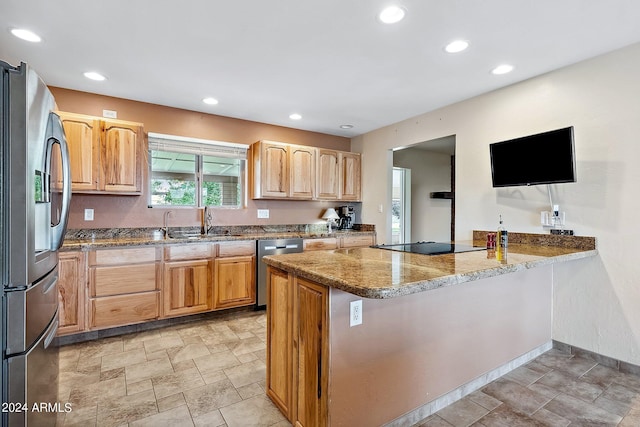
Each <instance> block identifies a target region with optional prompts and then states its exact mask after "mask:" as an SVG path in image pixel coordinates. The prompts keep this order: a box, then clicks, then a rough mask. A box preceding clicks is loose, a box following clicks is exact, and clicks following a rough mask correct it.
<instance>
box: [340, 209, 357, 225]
mask: <svg viewBox="0 0 640 427" xmlns="http://www.w3.org/2000/svg"><path fill="white" fill-rule="evenodd" d="M336 212H337V213H338V216H339V217H340V219H338V229H339V230H347V229H351V228H353V223H354V222H355V220H356V213H355V211H354V209H353V206H338V207H337V208H336Z"/></svg>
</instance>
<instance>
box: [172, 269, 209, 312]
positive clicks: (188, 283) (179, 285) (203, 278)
mask: <svg viewBox="0 0 640 427" xmlns="http://www.w3.org/2000/svg"><path fill="white" fill-rule="evenodd" d="M162 298H163V300H164V303H163V308H164V311H163V313H162V314H163V316H164V317H170V316H180V315H183V314H192V313H200V312H204V311H209V310H211V263H210V261H207V260H199V261H179V262H167V263H165V265H164V283H163V289H162Z"/></svg>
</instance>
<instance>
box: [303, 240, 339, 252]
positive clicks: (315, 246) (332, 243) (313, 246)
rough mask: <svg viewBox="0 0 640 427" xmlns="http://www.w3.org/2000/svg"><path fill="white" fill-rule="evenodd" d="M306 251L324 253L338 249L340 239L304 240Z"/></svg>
mask: <svg viewBox="0 0 640 427" xmlns="http://www.w3.org/2000/svg"><path fill="white" fill-rule="evenodd" d="M302 247H303V250H304V251H323V250H327V249H338V239H337V238H335V237H326V238H323V239H304V240H303V243H302Z"/></svg>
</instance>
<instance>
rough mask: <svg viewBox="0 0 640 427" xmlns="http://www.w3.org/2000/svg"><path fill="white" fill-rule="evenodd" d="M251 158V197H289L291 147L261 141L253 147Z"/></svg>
mask: <svg viewBox="0 0 640 427" xmlns="http://www.w3.org/2000/svg"><path fill="white" fill-rule="evenodd" d="M251 157H252V159H251V165H252V166H251V170H252V180H251V187H252V188H251V189H252V190H253V191H252V196H251V197H252V198H254V199H269V198H275V199H283V198H287V197H289V146H288V145H287V144H282V143H278V142H271V141H259V142H256V143H255V144H253V145H252V146H251Z"/></svg>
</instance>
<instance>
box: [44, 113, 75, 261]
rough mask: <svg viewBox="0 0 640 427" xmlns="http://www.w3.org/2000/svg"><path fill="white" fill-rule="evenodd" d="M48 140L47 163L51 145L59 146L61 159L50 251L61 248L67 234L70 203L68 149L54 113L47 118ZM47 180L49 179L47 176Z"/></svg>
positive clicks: (59, 122) (57, 117)
mask: <svg viewBox="0 0 640 427" xmlns="http://www.w3.org/2000/svg"><path fill="white" fill-rule="evenodd" d="M49 126H50V129H49V132H48V134H49V140H48V141H47V155H48V156H47V162H51V155H50V153H51V150H52V147H53V144H56V143H57V144H60V153H61V157H62V165H61V168H62V209H61V213H60V221H59V222H58V224H57V225H54V226H52V227H51V249H52V250H57V249H60V247H62V243H63V241H64V234H65V233H66V232H67V221H68V219H69V204H70V203H71V162H70V158H69V148H68V146H67V139H66V137H65V135H64V128H63V127H62V122H61V121H60V117H59V116H58V115H57V114H56V113H51V115H50V117H49ZM49 178H51V177H50V176H49Z"/></svg>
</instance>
